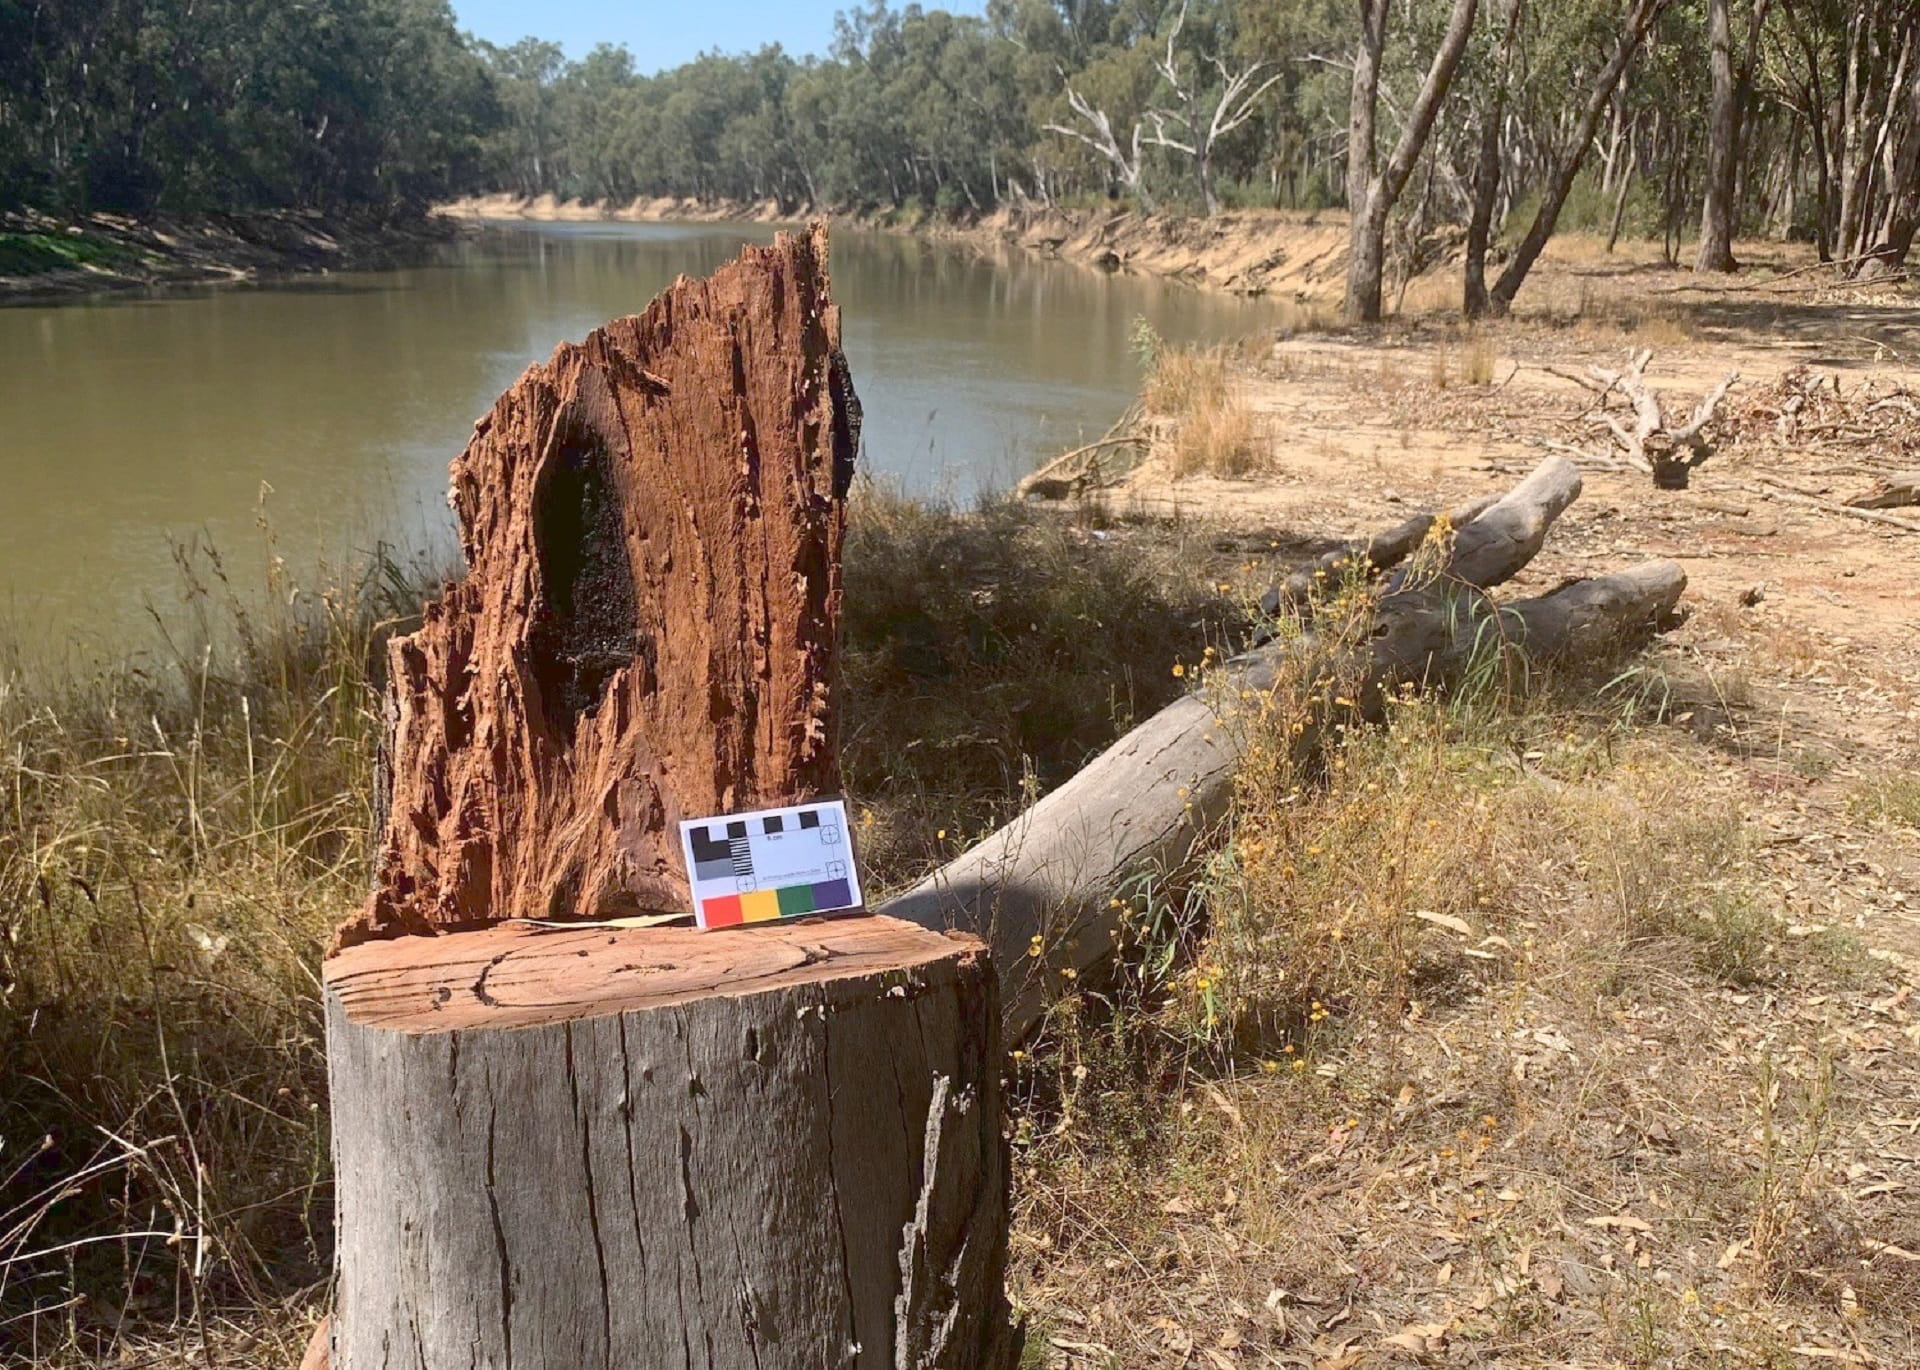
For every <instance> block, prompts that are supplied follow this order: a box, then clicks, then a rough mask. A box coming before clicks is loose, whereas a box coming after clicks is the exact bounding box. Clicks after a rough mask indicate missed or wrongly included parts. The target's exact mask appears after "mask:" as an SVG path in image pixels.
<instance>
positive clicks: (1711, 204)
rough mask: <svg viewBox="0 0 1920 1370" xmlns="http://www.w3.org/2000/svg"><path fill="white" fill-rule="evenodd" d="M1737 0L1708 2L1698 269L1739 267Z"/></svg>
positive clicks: (1734, 268) (1711, 269)
mask: <svg viewBox="0 0 1920 1370" xmlns="http://www.w3.org/2000/svg"><path fill="white" fill-rule="evenodd" d="M1730 3H1731V0H1707V64H1708V67H1709V69H1710V70H1711V72H1712V76H1713V99H1712V112H1711V113H1710V114H1709V116H1708V120H1707V198H1706V204H1705V205H1704V206H1703V208H1702V209H1701V213H1700V255H1699V258H1698V260H1697V261H1695V263H1694V268H1693V269H1694V270H1695V271H1735V270H1737V269H1738V268H1739V263H1738V262H1736V261H1735V260H1734V258H1733V224H1734V215H1735V205H1734V178H1735V173H1736V171H1737V169H1738V167H1739V164H1740V149H1739V108H1740V101H1739V93H1738V91H1737V90H1736V88H1735V86H1736V83H1735V80H1734V74H1733V25H1732V23H1731V22H1730V21H1729V19H1728V17H1727V7H1728V5H1729V4H1730Z"/></svg>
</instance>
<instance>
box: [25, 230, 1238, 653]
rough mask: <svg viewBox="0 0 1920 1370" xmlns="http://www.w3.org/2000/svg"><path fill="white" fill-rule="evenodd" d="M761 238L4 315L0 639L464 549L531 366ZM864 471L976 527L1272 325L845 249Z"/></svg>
mask: <svg viewBox="0 0 1920 1370" xmlns="http://www.w3.org/2000/svg"><path fill="white" fill-rule="evenodd" d="M772 232H773V230H772V229H771V228H762V227H759V226H741V225H728V226H718V225H684V224H674V225H664V224H661V225H655V224H555V225H524V226H519V225H516V226H512V227H507V226H496V227H494V228H491V229H489V230H488V231H487V232H486V233H484V234H483V235H481V236H480V237H478V238H477V239H474V240H472V241H467V242H462V243H459V244H457V245H453V246H451V247H449V248H448V249H446V251H445V252H444V254H443V256H442V257H441V258H439V259H437V260H435V261H434V262H433V263H432V264H429V265H425V266H420V267H417V268H413V269H408V270H401V271H388V272H380V273H367V274H339V275H333V276H327V277H322V278H309V279H301V280H293V281H287V282H280V283H275V284H270V285H262V286H257V287H246V288H237V287H229V288H215V289H205V290H195V291H182V292H170V293H165V294H156V295H151V296H141V297H112V298H103V299H98V300H90V301H83V302H77V303H61V304H55V305H47V306H40V305H31V306H24V307H17V308H10V309H0V624H3V625H4V626H3V627H0V632H4V633H5V634H6V635H7V636H8V637H10V638H12V639H13V640H14V641H16V642H22V641H24V642H33V641H36V640H38V641H41V642H59V643H61V644H63V645H65V646H67V647H73V646H79V647H80V648H81V649H82V650H83V651H85V649H87V648H89V647H98V646H104V647H107V648H109V649H110V648H112V647H113V646H114V645H115V643H116V642H117V641H118V640H119V639H121V638H122V637H123V636H124V635H126V634H128V633H130V632H132V631H135V630H136V628H137V626H138V625H141V624H143V623H144V622H145V621H146V620H147V619H148V617H149V610H150V609H151V610H154V611H158V612H159V613H160V614H161V615H162V616H163V617H165V616H169V615H172V614H177V613H178V612H179V611H180V604H181V600H182V595H183V593H184V590H185V582H184V579H183V577H182V575H181V573H180V571H179V570H178V569H177V568H176V566H175V564H174V549H175V548H176V547H178V546H180V545H182V544H191V543H194V542H196V541H197V542H199V543H201V544H211V545H212V546H214V547H216V548H218V549H219V550H220V552H221V555H222V556H223V558H224V561H225V565H226V567H227V570H228V574H229V575H230V576H232V578H233V579H234V580H235V582H236V583H249V582H250V583H252V584H257V585H264V584H265V581H264V580H263V579H261V577H260V568H261V566H262V564H263V559H264V558H265V557H267V556H278V557H281V558H284V559H285V561H286V563H287V565H288V566H289V567H291V568H302V567H305V568H311V567H314V566H315V565H316V563H318V562H321V561H324V562H326V563H327V564H329V565H331V566H332V567H334V568H336V570H337V569H338V568H340V567H343V566H346V565H348V564H351V563H352V562H354V561H355V560H356V559H360V558H363V557H364V556H365V555H366V554H367V552H368V551H369V550H370V549H372V548H373V547H375V546H376V545H378V544H381V543H387V544H392V545H395V546H398V547H403V548H408V549H414V550H418V549H422V548H426V549H443V548H446V547H449V546H450V545H451V538H450V516H449V515H448V513H447V511H446V506H445V499H444V496H445V490H446V468H447V462H448V460H449V459H450V458H451V457H452V456H453V455H454V454H455V453H456V452H457V451H458V450H459V448H460V447H461V445H462V444H463V443H464V441H465V440H466V437H467V434H468V432H469V430H470V427H471V424H472V422H473V420H474V419H475V418H476V417H477V416H478V415H479V414H481V413H482V412H483V411H484V410H485V409H486V408H487V407H488V405H489V404H490V403H491V402H492V399H493V397H494V396H495V394H497V393H498V392H499V391H500V390H501V389H503V388H504V387H505V386H506V385H507V384H509V383H510V382H511V381H512V380H513V378H514V377H515V376H516V375H517V374H518V373H519V372H520V371H521V370H522V369H523V368H524V367H525V366H526V365H527V364H528V363H529V362H531V361H533V360H536V359H539V358H543V357H545V356H546V355H547V354H548V353H549V352H550V351H551V350H552V348H553V346H554V345H555V344H556V343H558V342H560V341H562V340H564V339H573V338H579V337H580V336H581V335H583V334H584V333H586V332H587V331H588V330H589V329H591V328H593V327H594V326H595V325H597V324H599V323H601V322H603V321H604V320H606V319H607V318H609V317H612V316H615V315H618V314H622V313H627V312H631V311H633V310H635V309H638V308H639V307H640V306H642V305H643V304H645V302H646V301H647V300H648V299H649V298H650V297H651V296H652V295H653V294H654V293H655V292H656V291H658V290H659V289H661V288H662V287H663V286H665V285H666V284H668V283H669V282H670V281H671V280H672V279H673V278H674V277H675V276H676V275H678V274H679V273H681V272H686V273H689V274H699V273H704V272H707V271H711V270H712V269H713V268H714V267H715V266H717V265H719V264H720V263H721V262H722V261H724V260H726V259H727V258H728V257H730V256H732V255H733V254H734V253H735V252H737V251H738V249H739V247H740V245H741V244H742V243H744V242H748V241H755V240H765V239H766V238H767V237H769V236H771V234H772ZM833 275H834V287H835V293H836V296H837V297H838V299H839V301H840V303H841V305H842V307H843V310H844V315H845V326H846V348H847V354H848V360H849V362H850V363H851V366H852V369H853V375H854V384H855V387H856V388H857V390H858V391H859V394H860V398H861V401H862V403H863V406H864V409H865V415H866V424H865V430H864V444H863V445H864V452H863V454H862V462H863V465H864V468H865V469H866V470H867V471H869V472H871V473H874V474H877V475H880V476H883V477H886V478H888V479H890V480H891V481H893V482H894V483H896V484H898V485H899V486H900V487H902V488H904V489H905V490H906V491H908V492H910V493H913V494H916V495H920V496H926V497H932V498H944V499H950V500H954V501H958V502H962V503H964V502H967V501H970V500H972V499H974V498H975V497H976V496H977V495H978V494H979V493H980V492H982V491H987V490H991V489H995V488H1004V487H1005V486H1007V485H1009V484H1010V483H1011V482H1012V481H1013V480H1015V479H1017V478H1018V477H1019V475H1021V474H1022V473H1023V472H1025V471H1027V470H1029V469H1031V467H1032V466H1033V464H1034V463H1035V462H1036V461H1037V460H1040V459H1043V458H1044V457H1046V456H1049V455H1051V454H1053V453H1055V452H1058V451H1061V450H1064V449H1066V448H1068V447H1072V446H1075V445H1076V444H1077V443H1079V442H1084V441H1088V440H1091V439H1092V438H1094V437H1097V436H1099V435H1100V433H1101V432H1102V431H1104V430H1105V428H1106V427H1107V425H1108V424H1109V423H1111V422H1112V420H1113V419H1114V418H1115V417H1116V416H1117V415H1118V414H1119V413H1120V412H1121V410H1122V409H1124V408H1125V406H1126V405H1127V403H1128V401H1129V400H1130V399H1131V398H1132V396H1133V394H1134V393H1135V390H1136V389H1137V386H1138V382H1139V367H1138V364H1137V362H1136V361H1135V359H1134V356H1133V353H1132V349H1131V346H1130V336H1131V334H1132V331H1133V327H1134V321H1135V320H1136V319H1138V318H1144V319H1146V320H1147V321H1148V322H1149V323H1150V324H1151V325H1152V326H1153V328H1154V329H1155V330H1156V331H1158V332H1159V333H1160V334H1161V335H1162V336H1164V337H1168V338H1171V339H1176V340H1194V339H1203V338H1204V339H1224V338H1231V337H1236V336H1240V335H1243V334H1247V333H1251V332H1253V331H1255V330H1257V329H1258V328H1260V327H1262V326H1263V325H1264V324H1266V323H1268V322H1270V321H1272V319H1273V318H1274V317H1275V311H1276V307H1275V306H1272V305H1263V304H1261V303H1259V302H1253V301H1245V300H1238V299H1233V298H1230V297H1226V296H1221V295H1216V294H1210V293H1206V292H1202V291H1198V290H1195V289H1191V288H1189V287H1186V286H1183V285H1179V284H1175V283H1171V282H1167V281H1163V280H1157V279H1148V278H1141V277H1134V276H1128V275H1119V276H1112V277H1108V276H1102V275H1100V274H1098V273H1095V272H1092V271H1089V270H1087V269H1085V268H1084V267H1080V266H1077V265H1073V264H1070V263H1063V262H1054V261H1048V260H1043V259H1038V258H1033V257H1029V256H1025V255H1022V254H1018V253H1009V254H995V255H993V256H991V257H989V256H986V255H982V254H981V253H979V252H977V251H974V250H971V249H968V248H965V247H961V246H955V245H949V244H940V243H933V242H926V241H921V240H917V239H912V238H905V237H896V236H886V235H872V234H854V233H841V234H838V235H836V237H835V240H834V245H833Z"/></svg>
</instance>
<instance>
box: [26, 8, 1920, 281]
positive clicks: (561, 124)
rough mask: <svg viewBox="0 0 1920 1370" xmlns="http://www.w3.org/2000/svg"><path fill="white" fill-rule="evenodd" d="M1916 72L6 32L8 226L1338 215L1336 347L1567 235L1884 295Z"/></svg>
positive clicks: (1591, 47) (1325, 38)
mask: <svg viewBox="0 0 1920 1370" xmlns="http://www.w3.org/2000/svg"><path fill="white" fill-rule="evenodd" d="M1917 46H1920V6H1915V5H1913V4H1912V3H1911V2H1910V0H1600V2H1599V3H1595V2H1594V0H1401V3H1392V0H1342V2H1340V3H1336V0H993V2H992V4H991V5H990V7H989V9H988V12H987V13H986V15H985V16H980V17H976V16H968V15H955V14H950V13H947V12H945V11H943V10H939V9H924V8H922V7H920V6H918V5H908V6H906V7H904V8H899V9H894V8H889V7H888V6H887V5H886V4H885V3H884V0H873V3H871V4H869V5H867V6H865V7H862V8H856V9H853V10H850V11H847V12H845V13H843V14H842V15H841V16H840V17H839V19H838V22H837V27H836V37H835V39H834V41H833V43H832V46H831V50H830V52H829V53H828V54H827V55H826V56H824V57H819V58H812V57H809V58H795V57H793V56H791V55H789V54H787V53H785V52H783V51H782V50H781V49H779V48H778V47H767V48H762V49H760V50H758V51H753V52H746V53H742V54H738V55H726V54H721V53H717V52H716V53H709V54H706V55H703V56H701V57H699V58H697V59H695V60H694V61H692V62H689V63H687V64H685V65H683V66H679V67H675V68H672V69H670V70H666V71H662V72H660V73H658V74H655V75H647V74H644V73H643V71H642V69H641V68H642V65H643V63H644V60H645V54H644V53H642V54H639V55H636V54H634V53H632V52H630V51H628V50H627V49H625V48H620V47H613V46H601V47H599V48H596V49H595V50H594V51H593V52H591V53H589V54H587V55H586V56H585V57H583V58H581V59H579V60H577V61H569V60H568V59H567V58H566V56H565V54H564V52H563V51H562V49H561V48H560V47H559V46H558V45H556V44H553V43H548V42H543V41H541V40H539V39H536V38H528V39H525V40H523V41H521V42H519V43H516V44H514V45H512V46H510V47H498V46H495V45H493V44H489V43H486V42H482V41H479V40H476V39H473V38H471V37H470V36H466V35H463V34H462V33H461V32H460V31H459V29H458V27H457V25H456V22H455V19H454V16H453V13H452V10H451V8H450V6H449V5H448V3H447V0H324V3H314V4H306V5H287V4H284V3H280V2H279V0H0V208H5V207H9V206H11V207H14V208H19V207H36V208H41V209H46V210H50V211H53V212H64V213H77V212H85V211H93V210H122V211H129V212H134V213H140V212H151V211H173V212H218V211H227V210H240V209H261V208H304V209H320V210H328V211H377V212H382V213H406V212H417V211H418V210H420V209H423V208H424V207H426V206H428V205H430V204H431V203H433V202H434V201H436V200H439V199H444V198H446V197H449V196H452V195H457V194H460V193H464V192H468V191H477V190H495V191H512V192H516V193H519V194H523V195H528V196H533V195H541V194H553V195H557V196H560V197H562V198H583V199H588V200H601V201H615V202H625V201H629V200H632V199H635V198H637V197H641V196H677V197H693V198H698V199H703V200H717V199H733V200H767V199H772V200H776V201H778V202H779V203H780V204H781V205H782V206H783V207H785V208H787V209H789V210H792V211H798V210H800V209H803V208H808V207H819V208H831V209H839V210H855V211H867V212H873V211H882V212H890V211H921V212H933V213H939V214H945V215H951V216H959V217H965V216H970V215H980V214H985V213H988V212H991V211H992V210H994V209H996V208H999V207H1001V206H1005V205H1008V204H1010V203H1011V204H1034V203H1038V204H1043V205H1056V204H1068V205H1073V204H1081V205H1084V204H1087V203H1093V202H1100V201H1103V200H1109V199H1112V200H1121V201H1129V202H1132V203H1134V204H1136V205H1138V206H1139V207H1141V208H1143V209H1154V208H1161V207H1170V208H1175V209H1185V210H1190V211H1193V212H1198V213H1213V212H1216V211H1217V210H1219V209H1221V208H1222V207H1228V206H1234V207H1256V206H1259V207H1277V208H1283V209H1305V210H1312V209H1321V208H1337V207H1345V208H1348V209H1350V210H1352V211H1353V212H1354V220H1355V227H1354V235H1355V236H1354V254H1353V255H1354V260H1355V263H1356V265H1355V267H1354V269H1353V272H1354V276H1355V277H1356V279H1355V280H1354V281H1353V282H1352V284H1351V285H1350V296H1349V302H1348V303H1349V314H1350V315H1351V316H1352V317H1355V318H1361V319H1365V318H1372V317H1378V314H1379V304H1378V297H1379V293H1380V290H1379V284H1378V279H1379V277H1380V276H1381V274H1382V273H1383V272H1385V271H1390V270H1391V271H1396V272H1398V274H1400V275H1402V276H1404V275H1405V274H1407V273H1409V272H1412V271H1417V270H1419V269H1420V268H1421V267H1422V266H1423V265H1425V264H1426V262H1428V261H1430V260H1432V259H1433V258H1434V257H1435V256H1437V255H1440V254H1450V253H1453V252H1456V251H1457V252H1461V253H1463V254H1464V256H1465V259H1466V261H1467V267H1468V270H1467V275H1468V279H1469V285H1468V298H1467V299H1466V300H1465V301H1464V302H1463V304H1464V306H1465V308H1466V310H1467V312H1469V313H1478V312H1485V311H1488V310H1491V311H1493V312H1498V311H1499V310H1501V309H1504V308H1505V306H1506V304H1507V303H1509V302H1510V301H1511V299H1512V295H1513V292H1514V291H1517V289H1518V288H1519V284H1520V281H1521V280H1523V279H1524V277H1525V274H1526V269H1527V267H1528V266H1530V265H1531V262H1532V260H1533V259H1534V258H1535V257H1537V255H1538V253H1539V251H1540V248H1541V245H1542V244H1544V242H1545V240H1546V238H1547V237H1548V236H1550V235H1551V234H1552V233H1553V232H1554V231H1555V230H1556V229H1557V228H1565V227H1579V228H1584V229H1590V230H1596V231H1599V232H1602V233H1605V234H1607V235H1608V236H1609V237H1610V238H1611V237H1617V236H1618V235H1620V234H1622V233H1626V234H1630V235H1633V236H1640V237H1654V238H1662V239H1664V240H1665V241H1666V242H1667V244H1668V253H1669V257H1670V259H1672V260H1674V261H1681V260H1686V259H1688V258H1687V256H1686V254H1688V253H1689V252H1692V251H1693V244H1694V243H1695V242H1696V241H1697V242H1698V244H1699V247H1698V251H1697V254H1695V255H1694V256H1692V258H1691V260H1693V261H1694V262H1696V263H1697V264H1698V265H1700V266H1702V267H1707V268H1713V269H1721V270H1725V269H1730V268H1731V267H1732V266H1734V265H1735V264H1734V262H1733V260H1732V256H1731V241H1732V238H1733V237H1734V236H1735V235H1736V234H1741V233H1747V234H1769V235H1772V236H1775V237H1780V238H1788V237H1791V238H1798V239H1802V240H1808V241H1812V242H1814V243H1816V244H1817V245H1818V247H1819V250H1820V253H1821V256H1822V257H1823V259H1830V260H1837V261H1840V262H1843V263H1847V264H1849V265H1853V264H1858V263H1861V262H1862V261H1869V260H1870V261H1871V263H1872V265H1873V267H1874V269H1886V268H1889V267H1897V266H1898V265H1899V264H1901V263H1902V262H1903V261H1904V258H1905V254H1906V251H1907V248H1908V246H1909V245H1910V243H1911V241H1912V238H1913V235H1914V227H1915V222H1916V218H1917V217H1920V216H1917V214H1916V210H1920V51H1916V47H1917ZM1696 235H1697V236H1696ZM1503 243H1504V244H1506V246H1504V247H1503V246H1502V244H1503ZM1490 250H1491V253H1492V256H1491V260H1493V261H1494V262H1495V263H1496V264H1501V265H1503V267H1504V269H1503V270H1501V271H1500V272H1499V274H1498V276H1497V277H1496V279H1494V280H1493V281H1492V282H1490V283H1489V282H1487V281H1486V279H1485V277H1486V275H1487V271H1486V265H1487V262H1488V260H1489V251H1490Z"/></svg>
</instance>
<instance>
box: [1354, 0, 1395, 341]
mask: <svg viewBox="0 0 1920 1370" xmlns="http://www.w3.org/2000/svg"><path fill="white" fill-rule="evenodd" d="M1387 11H1388V0H1360V46H1359V47H1357V48H1355V49H1354V54H1353V89H1352V93H1351V95H1350V96H1349V98H1348V103H1347V301H1346V316H1347V319H1348V321H1349V322H1369V321H1372V320H1378V319H1379V317H1380V269H1381V256H1382V250H1381V247H1380V244H1379V243H1378V242H1377V241H1372V242H1370V240H1369V234H1370V232H1371V228H1370V223H1369V221H1370V216H1371V205H1370V203H1369V193H1370V191H1371V188H1372V186H1373V168H1374V161H1375V154H1374V127H1375V124H1376V122H1377V120H1378V118H1379V109H1380V57H1381V54H1382V53H1383V52H1384V51H1385V49H1386V45H1387ZM1384 219H1385V216H1384V215H1383V216H1382V222H1384ZM1369 300H1371V301H1372V305H1371V309H1370V310H1369V306H1368V303H1367V302H1368V301H1369Z"/></svg>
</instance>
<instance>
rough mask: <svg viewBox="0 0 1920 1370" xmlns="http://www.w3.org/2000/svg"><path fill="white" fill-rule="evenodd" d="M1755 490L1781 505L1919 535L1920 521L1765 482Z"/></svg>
mask: <svg viewBox="0 0 1920 1370" xmlns="http://www.w3.org/2000/svg"><path fill="white" fill-rule="evenodd" d="M1755 489H1756V490H1757V491H1758V492H1759V493H1760V494H1761V495H1762V496H1763V497H1765V498H1767V499H1771V500H1779V501H1780V502H1781V503H1782V504H1798V505H1800V506H1801V507H1802V508H1806V509H1824V510H1825V511H1826V512H1827V513H1829V514H1843V515H1845V516H1846V517H1847V518H1855V519H1865V520H1866V521H1867V522H1868V523H1879V524H1884V525H1886V526H1887V527H1889V528H1900V529H1904V530H1905V531H1907V532H1909V533H1920V521H1915V520H1913V519H1903V518H1896V517H1895V516H1894V515H1892V514H1883V513H1881V512H1880V511H1879V510H1878V509H1867V508H1862V507H1860V506H1859V505H1856V504H1853V503H1852V502H1848V503H1846V504H1842V503H1840V501H1838V500H1831V499H1821V498H1820V497H1819V496H1817V495H1803V494H1800V493H1798V492H1796V491H1793V490H1784V489H1782V488H1781V487H1780V486H1778V485H1771V484H1768V483H1766V482H1762V483H1761V484H1760V485H1758V486H1756V487H1755Z"/></svg>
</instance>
